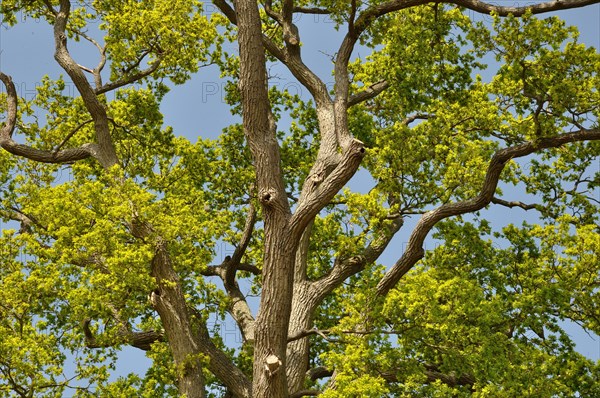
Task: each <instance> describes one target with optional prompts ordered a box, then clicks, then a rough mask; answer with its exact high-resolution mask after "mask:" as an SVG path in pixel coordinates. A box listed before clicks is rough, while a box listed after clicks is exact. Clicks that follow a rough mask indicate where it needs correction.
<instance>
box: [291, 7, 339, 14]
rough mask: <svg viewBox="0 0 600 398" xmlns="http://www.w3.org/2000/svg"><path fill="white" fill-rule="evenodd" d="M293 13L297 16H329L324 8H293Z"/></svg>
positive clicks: (328, 11) (329, 12)
mask: <svg viewBox="0 0 600 398" xmlns="http://www.w3.org/2000/svg"><path fill="white" fill-rule="evenodd" d="M294 13H298V14H331V11H330V10H328V9H326V8H318V7H300V6H294Z"/></svg>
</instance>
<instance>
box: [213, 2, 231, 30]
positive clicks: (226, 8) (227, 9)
mask: <svg viewBox="0 0 600 398" xmlns="http://www.w3.org/2000/svg"><path fill="white" fill-rule="evenodd" d="M212 3H213V4H214V5H215V6H217V8H218V9H219V10H220V11H221V12H222V13H223V14H224V15H225V16H226V17H227V19H229V22H231V23H232V24H234V25H237V17H236V15H235V11H234V9H233V7H231V6H230V5H229V3H227V1H225V0H213V1H212Z"/></svg>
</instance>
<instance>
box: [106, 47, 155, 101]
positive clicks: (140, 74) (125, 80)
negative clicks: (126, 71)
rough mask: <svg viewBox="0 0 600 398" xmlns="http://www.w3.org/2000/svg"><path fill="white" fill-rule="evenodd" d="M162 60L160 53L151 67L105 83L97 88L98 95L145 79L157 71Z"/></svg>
mask: <svg viewBox="0 0 600 398" xmlns="http://www.w3.org/2000/svg"><path fill="white" fill-rule="evenodd" d="M161 62H162V56H161V55H158V56H157V58H156V59H155V60H154V61H153V62H152V63H151V64H150V67H148V68H146V69H144V70H141V71H139V72H138V73H136V74H134V75H131V76H127V77H125V78H122V79H119V80H117V81H116V82H112V83H107V84H105V85H103V86H102V87H99V88H96V90H95V93H96V94H97V95H99V94H103V93H106V92H108V91H112V90H114V89H117V88H119V87H123V86H125V85H127V84H131V83H134V82H136V81H138V80H141V79H143V78H144V77H146V76H149V75H151V74H152V73H153V72H154V71H156V70H157V69H158V67H159V66H160V63H161Z"/></svg>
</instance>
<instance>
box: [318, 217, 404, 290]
mask: <svg viewBox="0 0 600 398" xmlns="http://www.w3.org/2000/svg"><path fill="white" fill-rule="evenodd" d="M403 224H404V219H403V218H402V217H400V216H397V217H396V218H394V219H392V221H391V223H390V224H388V225H386V226H384V227H382V229H381V231H380V232H379V234H378V236H377V237H376V238H375V239H373V241H372V242H371V243H370V244H369V246H367V247H366V248H365V250H364V251H363V252H362V253H360V254H358V255H355V256H352V257H350V258H346V259H337V260H336V261H335V264H334V266H333V268H332V269H331V272H329V273H328V274H327V275H325V276H323V277H322V278H320V279H318V280H316V281H314V282H313V283H312V288H313V289H314V291H315V296H317V297H319V298H323V297H325V296H327V295H328V294H329V293H331V292H332V291H333V290H334V289H335V288H337V287H338V286H340V285H341V284H342V283H343V282H344V281H345V280H346V279H347V278H349V277H350V276H352V275H355V274H356V273H358V272H360V271H362V270H363V269H364V267H365V266H366V265H367V264H370V263H373V262H374V261H376V260H377V259H378V258H379V256H380V255H381V254H382V253H383V251H384V250H385V249H386V247H387V246H388V244H389V243H390V242H391V240H392V239H393V237H394V236H395V234H396V233H397V232H398V231H399V230H400V228H402V225H403Z"/></svg>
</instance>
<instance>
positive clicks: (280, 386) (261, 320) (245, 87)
mask: <svg viewBox="0 0 600 398" xmlns="http://www.w3.org/2000/svg"><path fill="white" fill-rule="evenodd" d="M235 11H236V16H237V22H238V43H239V51H240V82H239V86H240V93H241V98H242V108H243V110H242V117H243V126H244V133H245V135H246V139H247V140H248V144H249V147H250V150H251V152H252V156H253V159H254V166H255V168H256V177H257V186H258V199H259V201H260V203H261V205H262V209H263V213H264V228H265V240H264V251H265V253H264V258H263V270H262V275H263V280H262V294H261V300H260V308H259V311H258V315H257V317H256V328H255V342H254V371H253V385H252V396H253V397H255V398H279V397H282V398H283V397H286V396H287V395H288V389H287V382H286V372H285V364H286V346H287V331H288V323H289V317H290V311H291V296H292V282H293V270H294V257H295V251H296V246H297V242H294V240H295V239H293V237H292V236H291V235H292V234H291V232H290V228H289V220H290V216H291V212H290V208H289V205H288V202H287V196H286V193H285V189H284V183H283V178H282V174H281V163H280V155H279V145H278V143H277V139H276V136H275V131H276V126H275V124H274V121H273V118H272V115H271V108H270V104H269V98H268V88H267V71H266V65H265V62H266V59H265V53H264V52H265V50H264V47H263V44H262V31H261V21H260V16H259V11H258V5H257V3H256V1H255V0H238V1H236V3H235Z"/></svg>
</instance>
